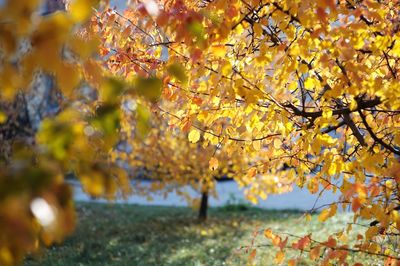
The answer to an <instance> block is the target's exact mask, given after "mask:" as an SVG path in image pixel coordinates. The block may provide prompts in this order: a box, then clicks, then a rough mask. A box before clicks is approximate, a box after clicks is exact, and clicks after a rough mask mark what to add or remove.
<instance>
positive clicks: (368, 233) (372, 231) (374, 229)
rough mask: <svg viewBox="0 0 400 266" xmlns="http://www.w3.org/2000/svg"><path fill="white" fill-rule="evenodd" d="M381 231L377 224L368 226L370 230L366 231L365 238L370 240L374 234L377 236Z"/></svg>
mask: <svg viewBox="0 0 400 266" xmlns="http://www.w3.org/2000/svg"><path fill="white" fill-rule="evenodd" d="M378 232H379V228H378V227H376V226H371V227H370V228H368V230H367V231H366V232H365V239H366V240H370V239H371V238H373V237H374V236H376V235H377V234H378Z"/></svg>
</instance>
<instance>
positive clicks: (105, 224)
mask: <svg viewBox="0 0 400 266" xmlns="http://www.w3.org/2000/svg"><path fill="white" fill-rule="evenodd" d="M77 210H78V217H79V220H78V226H77V230H76V232H75V233H74V234H73V235H72V236H71V237H70V238H68V239H67V240H66V241H65V242H64V243H62V244H61V245H58V246H53V247H50V248H49V249H47V250H44V251H43V254H41V256H37V257H36V256H35V257H30V258H27V259H26V261H25V265H52V266H53V265H224V264H225V263H227V264H230V265H231V264H235V265H242V264H243V263H244V262H245V261H243V259H244V258H243V255H241V254H242V253H243V252H242V251H239V250H238V248H240V246H241V245H246V244H248V243H249V241H250V239H251V235H252V232H254V231H255V230H256V229H257V227H258V226H259V225H261V224H266V223H267V224H268V223H270V222H272V223H273V222H277V221H282V219H284V220H286V221H288V220H290V219H292V218H298V217H299V216H300V214H301V213H300V212H298V211H265V210H262V209H258V208H253V207H251V206H248V205H227V206H224V207H221V208H211V209H210V212H209V216H210V217H209V219H208V220H207V221H206V222H205V223H199V222H198V221H197V219H196V218H195V217H196V213H195V212H193V211H192V210H191V209H189V208H183V207H158V206H138V205H109V204H87V203H86V204H84V203H80V204H78V206H77Z"/></svg>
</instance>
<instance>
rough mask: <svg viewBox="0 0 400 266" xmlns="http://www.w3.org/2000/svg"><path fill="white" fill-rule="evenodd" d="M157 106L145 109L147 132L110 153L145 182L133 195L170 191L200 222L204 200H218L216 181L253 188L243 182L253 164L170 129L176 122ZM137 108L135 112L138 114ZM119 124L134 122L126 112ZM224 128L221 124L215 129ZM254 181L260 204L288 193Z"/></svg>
mask: <svg viewBox="0 0 400 266" xmlns="http://www.w3.org/2000/svg"><path fill="white" fill-rule="evenodd" d="M160 105H161V104H160V103H158V105H157V106H153V109H152V110H151V111H152V112H151V114H152V117H151V120H150V121H151V122H150V124H149V127H150V128H149V129H148V133H147V134H146V136H144V137H143V136H140V135H138V134H136V135H134V136H131V137H130V138H127V139H126V140H124V141H123V142H121V144H120V145H121V147H120V148H119V149H118V148H117V149H116V150H115V153H114V154H113V156H114V157H115V158H116V159H115V160H116V161H119V162H121V163H122V162H124V163H128V164H129V166H130V168H131V169H132V170H131V172H132V174H133V175H137V173H138V172H139V171H140V170H143V174H142V176H143V177H146V178H149V179H151V181H152V183H151V185H150V187H149V188H148V189H146V188H144V187H143V186H140V184H138V185H137V186H133V190H134V191H137V193H140V194H143V195H150V194H151V193H154V192H155V191H158V192H159V193H163V194H164V196H167V195H168V194H169V193H171V192H175V193H176V194H178V195H179V196H181V197H182V198H183V199H186V200H187V201H188V203H189V204H190V205H193V206H195V207H196V208H197V209H198V210H199V219H200V220H205V219H206V217H207V207H208V198H209V196H213V197H218V194H217V191H216V183H217V181H218V179H221V178H232V179H233V180H235V181H236V182H237V183H238V185H240V186H252V185H254V183H250V182H249V179H252V178H253V175H255V174H256V172H255V168H254V167H253V165H254V162H251V161H248V159H247V158H246V157H245V156H244V154H243V152H236V153H232V154H229V153H228V151H227V150H225V148H224V147H223V146H219V145H218V144H216V146H210V145H207V142H208V141H209V139H207V138H210V136H207V135H205V136H202V137H201V131H199V130H198V129H196V128H193V129H191V130H190V131H189V132H182V131H181V130H180V129H179V128H176V126H174V125H175V124H176V123H180V120H178V119H177V118H175V117H173V116H170V115H168V114H165V113H164V111H163V110H162V107H160ZM161 106H162V105H161ZM140 108H141V107H140V106H139V110H137V112H142V111H141V110H140ZM129 116H131V119H129ZM123 121H124V125H123V127H122V128H123V129H126V130H128V131H130V130H131V129H132V126H134V125H135V123H136V122H135V121H137V120H136V119H135V118H134V117H132V115H131V114H130V112H127V117H126V118H125V119H123ZM125 123H126V124H125ZM224 124H225V122H224V121H223V120H222V121H221V122H220V126H221V128H222V127H223V126H224ZM125 126H126V127H125ZM122 135H124V134H122ZM243 173H246V175H243ZM259 178H260V180H263V182H259V183H258V185H261V184H262V187H258V189H259V190H260V193H261V191H262V194H260V195H261V197H263V198H264V199H265V198H266V195H267V193H280V192H284V191H285V190H288V188H289V186H288V185H287V184H290V181H291V180H286V181H282V180H277V179H276V178H274V177H273V176H262V177H261V176H260V177H259ZM284 182H286V184H285V183H284ZM188 189H193V190H194V191H197V192H199V195H201V198H200V199H199V198H192V196H191V195H190V193H189V192H190V191H189V190H188Z"/></svg>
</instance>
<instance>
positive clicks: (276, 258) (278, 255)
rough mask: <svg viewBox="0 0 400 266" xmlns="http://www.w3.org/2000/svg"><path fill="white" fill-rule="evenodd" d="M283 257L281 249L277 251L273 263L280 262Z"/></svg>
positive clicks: (283, 253)
mask: <svg viewBox="0 0 400 266" xmlns="http://www.w3.org/2000/svg"><path fill="white" fill-rule="evenodd" d="M284 259H285V252H283V251H282V250H281V251H278V252H277V253H276V256H275V263H277V264H281V263H282V262H283V260H284Z"/></svg>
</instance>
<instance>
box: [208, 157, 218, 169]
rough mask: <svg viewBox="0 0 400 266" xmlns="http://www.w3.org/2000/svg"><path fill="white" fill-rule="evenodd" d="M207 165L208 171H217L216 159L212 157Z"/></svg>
mask: <svg viewBox="0 0 400 266" xmlns="http://www.w3.org/2000/svg"><path fill="white" fill-rule="evenodd" d="M208 165H209V167H210V170H212V171H214V170H216V169H218V159H217V158H215V157H212V158H211V159H210V161H209V162H208Z"/></svg>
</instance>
